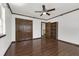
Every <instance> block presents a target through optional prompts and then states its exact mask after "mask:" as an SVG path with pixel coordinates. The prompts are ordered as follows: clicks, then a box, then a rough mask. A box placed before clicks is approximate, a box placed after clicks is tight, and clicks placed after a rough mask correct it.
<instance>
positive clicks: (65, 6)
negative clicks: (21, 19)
mask: <svg viewBox="0 0 79 59" xmlns="http://www.w3.org/2000/svg"><path fill="white" fill-rule="evenodd" d="M42 5H45V6H46V9H52V8H55V9H56V10H55V11H50V12H49V13H50V14H51V15H50V16H48V15H43V16H40V14H41V13H35V11H41V10H42ZM9 6H10V8H11V10H12V12H13V13H16V14H21V15H26V16H31V17H36V18H40V19H51V18H52V17H55V16H57V15H60V14H62V13H65V12H68V11H71V10H74V9H76V8H79V3H9Z"/></svg>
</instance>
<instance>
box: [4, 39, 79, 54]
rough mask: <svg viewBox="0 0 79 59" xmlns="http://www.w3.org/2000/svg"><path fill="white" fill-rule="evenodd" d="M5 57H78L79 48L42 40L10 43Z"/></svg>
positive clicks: (52, 40) (53, 40)
mask: <svg viewBox="0 0 79 59" xmlns="http://www.w3.org/2000/svg"><path fill="white" fill-rule="evenodd" d="M5 56H79V47H78V46H75V45H71V44H67V43H65V42H62V41H58V40H55V39H44V38H43V39H36V40H28V41H21V42H17V43H12V45H11V47H10V48H9V50H8V51H7V52H6V54H5Z"/></svg>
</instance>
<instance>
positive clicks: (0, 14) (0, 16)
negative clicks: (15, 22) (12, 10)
mask: <svg viewBox="0 0 79 59" xmlns="http://www.w3.org/2000/svg"><path fill="white" fill-rule="evenodd" d="M4 34H5V8H4V6H3V5H2V4H1V3H0V36H2V35H4Z"/></svg>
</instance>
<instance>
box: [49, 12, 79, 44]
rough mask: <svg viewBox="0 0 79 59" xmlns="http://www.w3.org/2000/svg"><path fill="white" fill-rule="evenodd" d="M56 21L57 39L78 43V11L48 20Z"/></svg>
mask: <svg viewBox="0 0 79 59" xmlns="http://www.w3.org/2000/svg"><path fill="white" fill-rule="evenodd" d="M53 21H58V23H59V24H58V39H59V40H63V41H67V42H71V43H74V44H78V45H79V11H74V12H72V13H69V14H66V15H63V16H60V17H57V18H55V19H53V20H50V22H53Z"/></svg>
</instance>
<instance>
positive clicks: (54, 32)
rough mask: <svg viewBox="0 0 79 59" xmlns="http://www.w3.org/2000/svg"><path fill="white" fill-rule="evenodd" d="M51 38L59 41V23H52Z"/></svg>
mask: <svg viewBox="0 0 79 59" xmlns="http://www.w3.org/2000/svg"><path fill="white" fill-rule="evenodd" d="M51 38H54V39H58V22H54V23H51Z"/></svg>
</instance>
